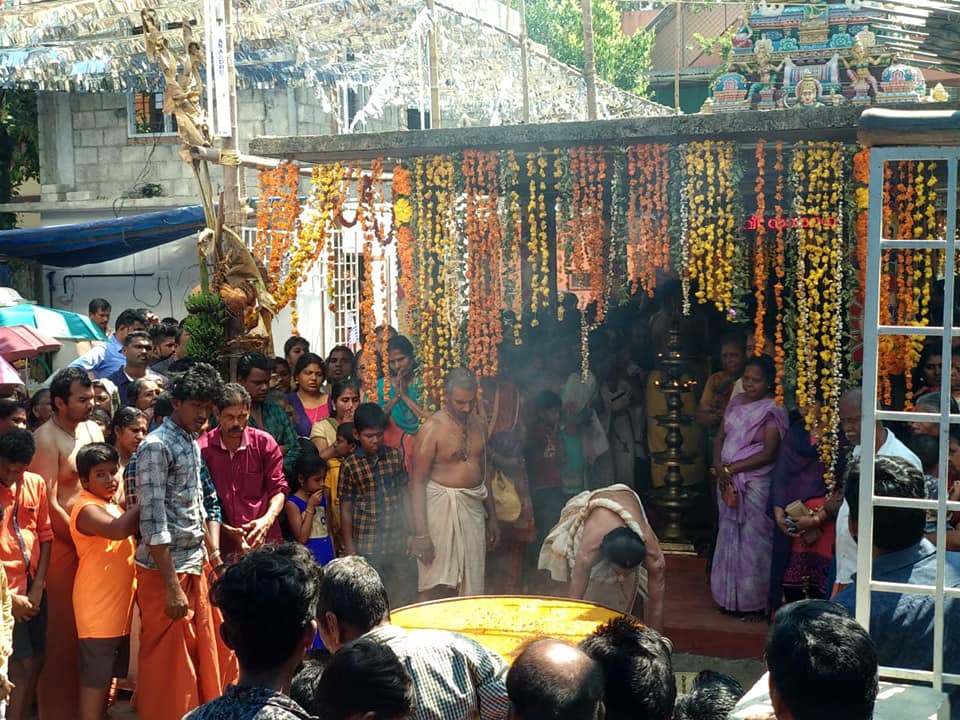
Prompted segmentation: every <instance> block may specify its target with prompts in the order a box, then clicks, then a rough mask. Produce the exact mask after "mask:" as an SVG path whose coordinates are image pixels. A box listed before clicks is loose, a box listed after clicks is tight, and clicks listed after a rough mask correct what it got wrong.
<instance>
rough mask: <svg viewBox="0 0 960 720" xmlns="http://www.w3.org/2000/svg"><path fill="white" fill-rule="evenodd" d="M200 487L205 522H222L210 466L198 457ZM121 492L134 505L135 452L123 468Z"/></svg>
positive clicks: (218, 499)
mask: <svg viewBox="0 0 960 720" xmlns="http://www.w3.org/2000/svg"><path fill="white" fill-rule="evenodd" d="M200 489H201V490H202V491H203V514H204V517H205V518H206V520H207V522H217V523H218V522H223V509H222V508H221V507H220V498H219V497H218V496H217V486H216V485H214V484H213V476H211V475H210V468H208V467H207V464H206V463H205V462H204V461H203V458H200ZM123 494H124V495H125V496H126V498H127V506H128V507H129V506H131V505H136V504H137V502H139V499H138V498H137V454H136V453H134V454H133V455H131V456H130V460H129V462H127V467H126V468H124V470H123Z"/></svg>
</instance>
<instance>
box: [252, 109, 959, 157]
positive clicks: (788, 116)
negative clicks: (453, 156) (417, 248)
mask: <svg viewBox="0 0 960 720" xmlns="http://www.w3.org/2000/svg"><path fill="white" fill-rule="evenodd" d="M903 107H906V108H911V109H918V108H921V107H923V108H930V109H939V108H941V107H943V106H941V105H917V104H911V105H907V106H903ZM861 112H863V108H861V107H854V106H852V105H838V106H829V107H821V108H804V109H799V108H798V109H794V110H772V111H769V112H760V111H749V112H738V113H713V114H706V115H702V114H696V115H679V116H669V117H638V118H628V119H622V120H597V121H593V122H570V123H546V124H540V125H506V126H501V127H466V128H444V129H439V130H403V131H399V132H386V133H360V134H352V135H305V136H300V137H269V136H267V137H258V138H254V139H253V140H251V141H250V152H251V154H255V155H264V156H266V157H275V158H288V159H295V160H299V161H302V162H310V163H319V162H331V161H336V160H368V159H373V158H376V157H389V158H403V157H416V156H418V155H433V154H443V153H453V152H458V151H462V150H463V148H474V149H478V150H500V149H508V148H513V149H514V150H516V151H517V152H531V151H535V150H536V149H537V148H538V147H551V148H552V147H573V146H583V145H604V146H606V145H610V146H616V145H620V146H622V145H627V144H631V143H636V142H669V143H672V144H677V143H682V142H689V141H692V140H705V139H713V140H720V139H734V140H739V141H741V142H750V141H752V140H755V139H756V138H759V137H767V138H772V137H776V138H777V139H780V140H782V141H784V142H791V141H798V140H842V141H845V142H851V143H852V142H854V141H855V135H856V127H857V121H858V119H859V117H860V114H861Z"/></svg>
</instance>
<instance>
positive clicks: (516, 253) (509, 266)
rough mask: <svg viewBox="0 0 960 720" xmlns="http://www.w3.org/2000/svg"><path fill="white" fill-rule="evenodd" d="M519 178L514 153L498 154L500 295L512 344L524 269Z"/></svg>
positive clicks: (519, 320)
mask: <svg viewBox="0 0 960 720" xmlns="http://www.w3.org/2000/svg"><path fill="white" fill-rule="evenodd" d="M519 178H520V163H518V162H517V155H516V153H515V152H514V151H513V150H505V151H503V152H501V154H500V197H501V201H502V207H503V222H502V223H501V226H502V227H503V233H502V235H501V237H502V243H501V246H500V258H501V267H502V270H503V273H502V278H503V282H502V283H501V292H502V293H503V302H504V307H505V308H507V309H508V310H510V312H511V314H512V315H513V318H512V322H511V328H510V331H511V334H512V336H513V344H514V345H520V344H522V342H523V338H522V336H521V330H522V329H523V291H522V285H523V282H522V276H523V270H522V266H521V259H520V238H521V237H522V236H523V213H522V211H521V209H520V193H519V192H518V191H517V187H518V185H519V182H520V180H519Z"/></svg>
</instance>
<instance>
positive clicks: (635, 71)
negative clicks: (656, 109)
mask: <svg viewBox="0 0 960 720" xmlns="http://www.w3.org/2000/svg"><path fill="white" fill-rule="evenodd" d="M527 34H528V35H529V36H530V39H531V40H533V41H534V42H537V43H540V44H541V45H545V46H546V47H547V48H548V49H549V50H550V54H551V55H553V57H555V58H556V59H557V60H559V61H560V62H563V63H566V64H567V65H572V66H573V67H575V68H579V69H581V70H582V69H583V23H582V22H581V19H580V3H579V2H578V1H577V0H528V2H527ZM593 37H594V54H595V55H596V64H597V74H598V75H599V76H600V77H601V78H603V79H604V80H606V81H607V82H610V83H613V84H614V85H616V86H617V87H619V88H622V89H624V90H629V91H630V92H634V93H638V94H645V93H646V89H647V78H646V77H645V74H646V73H647V72H649V70H650V50H651V49H652V48H653V33H652V32H650V31H647V30H642V29H641V30H638V31H637V32H636V33H634V34H633V35H631V36H630V37H627V36H626V35H624V34H623V32H622V31H621V30H620V10H619V7H618V5H617V3H616V2H615V0H593Z"/></svg>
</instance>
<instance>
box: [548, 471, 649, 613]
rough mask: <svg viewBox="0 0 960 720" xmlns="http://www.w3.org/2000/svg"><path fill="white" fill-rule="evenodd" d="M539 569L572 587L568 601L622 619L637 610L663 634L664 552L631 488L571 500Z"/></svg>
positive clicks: (611, 488)
mask: <svg viewBox="0 0 960 720" xmlns="http://www.w3.org/2000/svg"><path fill="white" fill-rule="evenodd" d="M539 565H540V569H541V570H549V571H550V575H551V576H552V577H553V579H554V580H556V581H558V582H568V583H569V584H568V588H567V595H568V596H569V597H571V598H573V599H575V600H590V601H592V602H596V603H599V604H601V605H605V606H607V607H610V608H613V609H614V610H619V611H620V612H623V613H630V612H631V611H632V610H634V608H636V609H637V611H636V612H635V613H634V614H636V615H637V616H638V617H641V616H642V618H643V621H644V623H646V624H647V625H648V626H650V627H652V628H653V629H654V630H658V631H662V630H663V596H664V590H665V585H666V584H665V578H664V575H665V568H664V559H663V552H662V551H661V550H660V543H659V541H658V540H657V536H656V534H655V533H654V532H653V528H651V527H650V523H649V522H647V514H646V513H645V512H644V510H643V504H642V503H641V502H640V498H639V497H638V496H637V494H636V493H635V492H634V491H633V490H631V489H630V488H629V487H627V486H626V485H611V486H609V487H605V488H601V489H600V490H593V491H590V490H587V491H585V492H582V493H580V494H579V495H577V496H576V497H574V498H571V500H570V501H569V502H568V503H567V504H566V505H565V506H564V508H563V512H562V513H561V514H560V522H559V523H557V525H556V526H555V527H554V528H553V529H552V530H551V531H550V532H549V534H548V535H547V538H546V540H544V542H543V548H542V549H541V550H540V563H539ZM571 568H572V569H571ZM638 593H639V595H640V598H639V599H638V598H637V594H638ZM641 608H642V609H641Z"/></svg>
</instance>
